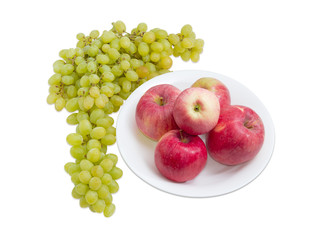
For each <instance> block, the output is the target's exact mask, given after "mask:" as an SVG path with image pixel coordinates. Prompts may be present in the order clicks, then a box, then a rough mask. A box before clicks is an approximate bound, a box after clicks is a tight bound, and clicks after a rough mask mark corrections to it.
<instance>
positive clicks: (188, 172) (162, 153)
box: [154, 130, 207, 182]
mask: <svg viewBox="0 0 320 240" xmlns="http://www.w3.org/2000/svg"><path fill="white" fill-rule="evenodd" d="M154 159H155V164H156V167H157V168H158V170H159V172H160V173H161V174H162V175H163V176H164V177H166V178H168V179H169V180H172V181H174V182H186V181H189V180H192V179H194V178H195V177H196V176H198V174H199V173H200V172H201V170H202V169H203V168H204V166H205V165H206V162H207V149H206V145H205V144H204V142H203V141H202V139H201V138H200V137H199V136H194V135H189V134H187V133H185V132H183V131H182V130H171V131H169V132H167V133H166V134H165V135H163V136H162V137H161V139H160V140H159V142H158V144H157V146H156V149H155V154H154Z"/></svg>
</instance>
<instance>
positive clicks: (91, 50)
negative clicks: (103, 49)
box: [87, 46, 99, 57]
mask: <svg viewBox="0 0 320 240" xmlns="http://www.w3.org/2000/svg"><path fill="white" fill-rule="evenodd" d="M98 53H99V48H98V47H97V46H90V47H89V48H88V52H87V54H88V55H89V56H90V57H94V56H96V55H97V54H98Z"/></svg>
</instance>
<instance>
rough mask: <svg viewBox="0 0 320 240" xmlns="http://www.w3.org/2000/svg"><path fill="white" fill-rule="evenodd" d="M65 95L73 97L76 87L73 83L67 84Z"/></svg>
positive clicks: (75, 94) (75, 93)
mask: <svg viewBox="0 0 320 240" xmlns="http://www.w3.org/2000/svg"><path fill="white" fill-rule="evenodd" d="M67 95H68V97H69V98H75V97H76V96H77V95H78V94H77V88H76V87H75V86H73V85H71V86H69V87H68V89H67Z"/></svg>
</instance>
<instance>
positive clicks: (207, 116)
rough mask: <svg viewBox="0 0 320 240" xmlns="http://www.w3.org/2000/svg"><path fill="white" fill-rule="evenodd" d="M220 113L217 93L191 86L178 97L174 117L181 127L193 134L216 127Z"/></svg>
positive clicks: (205, 131)
mask: <svg viewBox="0 0 320 240" xmlns="http://www.w3.org/2000/svg"><path fill="white" fill-rule="evenodd" d="M219 114H220V104H219V101H218V98H217V97H216V95H215V94H214V93H213V92H211V91H209V90H206V89H204V88H197V87H191V88H187V89H185V90H184V91H182V92H181V93H180V95H179V96H178V97H177V99H176V101H175V103H174V108H173V117H174V120H175V121H176V123H177V125H178V126H179V128H180V129H182V130H183V131H185V132H186V133H188V134H191V135H201V134H204V133H207V132H209V131H210V130H211V129H213V128H214V127H215V125H216V124H217V122H218V119H219Z"/></svg>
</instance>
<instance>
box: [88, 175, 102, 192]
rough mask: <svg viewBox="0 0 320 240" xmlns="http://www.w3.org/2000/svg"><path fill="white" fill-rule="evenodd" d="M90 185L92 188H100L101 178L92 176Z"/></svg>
mask: <svg viewBox="0 0 320 240" xmlns="http://www.w3.org/2000/svg"><path fill="white" fill-rule="evenodd" d="M89 187H90V189H92V190H98V189H99V188H100V187H101V179H100V178H98V177H92V178H91V179H90V181H89Z"/></svg>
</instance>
